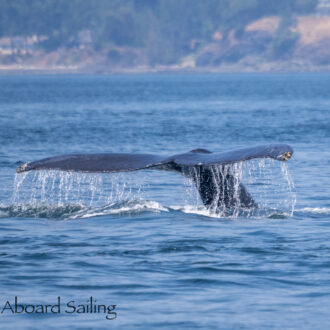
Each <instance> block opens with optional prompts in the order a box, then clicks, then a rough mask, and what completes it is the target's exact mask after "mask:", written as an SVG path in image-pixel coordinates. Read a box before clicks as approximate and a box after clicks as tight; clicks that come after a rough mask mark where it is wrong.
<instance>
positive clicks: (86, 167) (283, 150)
mask: <svg viewBox="0 0 330 330" xmlns="http://www.w3.org/2000/svg"><path fill="white" fill-rule="evenodd" d="M292 154H293V150H292V148H291V147H290V146H288V145H285V144H269V145H262V146H257V147H252V148H244V149H237V150H233V151H228V152H222V153H212V152H210V151H208V150H205V149H194V150H191V151H190V152H187V153H184V154H178V155H174V156H170V157H164V156H160V155H151V154H125V153H102V154H71V155H63V156H56V157H50V158H45V159H41V160H38V161H35V162H30V163H25V164H23V165H21V166H20V167H18V168H17V173H21V172H26V171H32V170H50V169H52V170H61V171H78V172H102V173H105V172H107V173H113V172H125V171H136V170H142V169H157V170H166V171H174V172H179V173H181V174H183V175H185V176H187V177H189V178H191V179H192V180H193V182H194V183H195V185H196V187H197V189H198V191H199V194H200V196H201V199H202V202H203V204H204V205H205V206H206V207H207V208H213V209H222V208H223V207H225V208H232V207H234V206H237V205H239V206H241V207H245V208H251V207H255V206H256V203H255V202H254V200H253V198H252V197H251V195H250V194H249V192H248V191H247V189H246V188H245V187H244V185H243V184H242V183H241V182H240V180H239V179H238V178H237V175H235V173H234V171H233V166H232V165H233V164H235V163H238V162H242V161H246V160H250V159H254V158H273V159H276V160H279V161H287V160H289V159H290V158H291V156H292Z"/></svg>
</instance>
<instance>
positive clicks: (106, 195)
mask: <svg viewBox="0 0 330 330" xmlns="http://www.w3.org/2000/svg"><path fill="white" fill-rule="evenodd" d="M141 190H142V183H141V180H139V176H138V175H130V176H125V175H123V174H122V173H115V174H111V175H110V174H99V173H98V174H96V173H76V172H62V171H35V172H26V173H23V174H16V175H15V180H14V188H13V195H12V198H11V203H12V204H13V205H17V204H29V205H58V206H64V205H67V204H78V205H85V206H89V207H90V206H94V207H98V206H103V205H109V204H113V203H117V202H119V201H123V200H130V199H134V198H135V197H137V196H139V197H141Z"/></svg>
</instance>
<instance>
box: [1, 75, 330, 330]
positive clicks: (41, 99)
mask: <svg viewBox="0 0 330 330" xmlns="http://www.w3.org/2000/svg"><path fill="white" fill-rule="evenodd" d="M329 86H330V75H326V74H232V75H229V74H228V75H227V74H225V75H220V74H219V75H218V74H205V75H197V74H194V75H189V74H187V75H178V74H175V75H174V74H150V75H113V76H101V75H100V76H85V75H49V76H47V75H43V76H37V75H35V76H28V75H22V76H0V228H1V238H0V246H1V249H0V326H1V328H2V329H10V328H16V329H44V328H45V327H47V328H48V329H58V328H63V329H67V328H71V329H72V328H77V329H78V328H79V329H103V328H123V329H148V328H155V329H160V328H165V329H192V328H201V329H202V328H205V329H213V328H214V329H283V328H285V329H311V328H313V329H329V327H330V314H329V303H330V240H329V238H330V199H329V185H330V169H329V165H330V161H329V159H330V157H329V156H330V150H329V145H330V111H329V110H330V88H329ZM266 143H287V144H290V145H291V146H292V147H293V148H294V151H295V152H294V155H293V157H292V159H291V160H290V161H289V162H287V163H282V162H277V161H271V160H261V161H257V160H255V161H249V162H245V163H244V164H239V166H238V169H237V171H238V174H239V176H240V177H241V179H242V182H244V183H245V185H246V187H247V188H248V190H249V191H250V193H251V194H252V196H253V198H254V199H255V200H256V202H257V203H258V204H259V206H260V207H259V208H258V209H257V210H251V211H249V212H246V211H244V210H240V209H236V210H235V212H233V213H226V212H214V211H212V210H211V211H210V210H206V209H205V208H204V207H203V205H202V204H201V202H200V200H199V197H198V194H197V193H196V189H195V187H194V186H193V185H192V184H191V182H189V180H187V179H185V178H183V177H181V176H180V175H178V174H175V173H170V172H162V171H151V170H149V171H137V172H128V173H117V174H86V173H85V174H82V173H63V172H57V171H40V172H29V173H28V174H25V173H23V174H18V175H17V174H16V173H15V170H16V168H17V167H18V166H19V165H21V164H22V162H27V161H33V160H37V159H41V158H45V157H50V156H55V155H59V154H66V153H93V152H132V153H155V154H162V155H172V154H177V153H181V152H186V151H189V150H191V149H195V148H206V149H209V150H211V151H217V152H220V151H225V150H230V149H234V148H241V147H249V146H252V145H258V144H266ZM15 297H17V302H18V305H23V307H24V308H25V307H26V306H27V305H34V306H35V307H33V306H32V307H31V306H30V307H27V310H26V311H25V312H21V313H20V307H19V306H18V307H17V312H15V310H11V309H10V308H9V305H10V306H11V308H13V309H14V307H15V306H14V305H15ZM58 297H60V298H58ZM91 297H92V306H101V305H104V306H105V307H108V306H109V310H108V309H106V310H104V308H103V307H102V306H101V307H100V311H99V312H98V310H97V309H96V312H95V310H94V309H93V308H94V307H93V308H92V312H90V310H88V311H87V308H88V306H89V305H90V299H91ZM58 299H60V304H59V308H60V310H58V306H57V307H56V304H57V303H58ZM7 302H8V303H7ZM37 305H39V306H40V305H42V306H44V305H52V306H53V307H54V306H55V307H54V308H53V310H48V312H47V313H46V312H45V310H42V308H45V307H39V311H40V312H39V313H36V310H35V312H34V313H33V312H31V311H32V309H33V308H37V307H36V306H37ZM113 305H116V306H115V307H114V306H113ZM70 306H73V307H70ZM49 308H51V307H49ZM96 308H98V307H96ZM29 312H31V313H29ZM114 312H115V313H116V314H114ZM108 318H115V319H113V320H109V319H108Z"/></svg>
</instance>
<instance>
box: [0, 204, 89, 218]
mask: <svg viewBox="0 0 330 330" xmlns="http://www.w3.org/2000/svg"><path fill="white" fill-rule="evenodd" d="M83 209H86V207H85V206H84V205H81V204H66V205H46V204H40V205H31V204H17V205H9V206H1V207H0V218H7V217H9V218H49V219H64V218H67V217H69V216H70V215H71V214H74V213H76V212H79V211H81V210H83Z"/></svg>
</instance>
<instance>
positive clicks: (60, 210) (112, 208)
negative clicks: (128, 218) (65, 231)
mask: <svg viewBox="0 0 330 330" xmlns="http://www.w3.org/2000/svg"><path fill="white" fill-rule="evenodd" d="M168 211H169V210H168V209H167V208H166V207H164V206H162V205H161V204H160V203H158V202H155V201H148V200H131V201H124V202H119V203H112V204H108V205H104V206H102V207H90V206H86V205H83V204H65V205H47V204H40V205H33V204H16V205H9V206H3V205H1V206H0V217H1V218H7V217H9V218H48V219H62V220H63V219H78V218H93V217H99V216H104V215H121V214H132V213H141V212H168Z"/></svg>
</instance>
